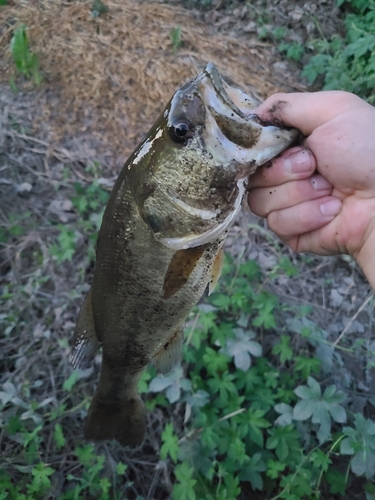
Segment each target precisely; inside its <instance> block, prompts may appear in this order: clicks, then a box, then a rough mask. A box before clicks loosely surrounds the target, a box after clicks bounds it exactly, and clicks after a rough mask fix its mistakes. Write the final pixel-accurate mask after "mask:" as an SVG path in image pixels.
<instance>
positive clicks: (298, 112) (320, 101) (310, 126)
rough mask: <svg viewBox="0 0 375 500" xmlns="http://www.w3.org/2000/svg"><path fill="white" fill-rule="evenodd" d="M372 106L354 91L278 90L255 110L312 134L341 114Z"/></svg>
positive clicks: (267, 117)
mask: <svg viewBox="0 0 375 500" xmlns="http://www.w3.org/2000/svg"><path fill="white" fill-rule="evenodd" d="M360 106H369V104H367V103H366V102H365V101H363V100H362V99H360V98H359V97H357V96H356V95H354V94H351V93H349V92H342V91H334V90H332V91H325V92H315V93H310V92H305V93H291V94H286V93H278V94H274V95H272V96H271V97H269V98H268V99H266V100H265V101H264V102H263V103H262V104H261V105H260V106H258V107H257V108H255V109H254V110H253V113H254V114H256V115H258V116H259V117H260V118H261V119H262V120H264V121H271V122H275V121H280V122H282V123H283V124H284V125H287V126H289V127H295V128H298V129H299V130H300V131H301V132H302V134H303V135H305V136H309V135H310V134H311V133H312V131H313V130H314V129H316V128H317V127H319V126H320V125H322V124H323V123H326V122H327V121H329V120H331V119H332V118H334V117H336V116H337V115H338V114H341V113H345V112H346V111H349V110H352V109H355V108H358V107H360Z"/></svg>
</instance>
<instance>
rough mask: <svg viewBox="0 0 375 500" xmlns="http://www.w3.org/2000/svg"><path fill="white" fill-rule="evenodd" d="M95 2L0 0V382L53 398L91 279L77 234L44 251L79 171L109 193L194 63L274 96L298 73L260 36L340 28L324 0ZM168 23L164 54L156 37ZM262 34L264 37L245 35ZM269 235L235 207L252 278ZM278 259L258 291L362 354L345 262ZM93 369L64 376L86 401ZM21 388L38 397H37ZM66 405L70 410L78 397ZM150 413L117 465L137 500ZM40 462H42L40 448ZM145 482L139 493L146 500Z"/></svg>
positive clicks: (359, 376) (360, 363) (155, 422)
mask: <svg viewBox="0 0 375 500" xmlns="http://www.w3.org/2000/svg"><path fill="white" fill-rule="evenodd" d="M105 3H106V5H107V6H108V7H109V11H108V13H106V14H105V15H103V16H99V17H96V18H93V17H92V15H91V11H90V8H91V4H92V2H91V0H77V1H74V2H70V1H65V2H58V1H53V0H34V1H33V2H27V1H22V0H12V1H11V2H10V5H8V6H6V7H0V228H2V229H3V230H6V231H9V230H11V229H12V228H13V227H15V223H16V222H17V225H18V226H20V227H21V228H22V231H23V232H22V234H21V235H14V237H13V238H12V239H9V240H8V241H7V242H3V243H1V247H0V251H1V254H0V287H1V288H2V289H3V290H5V289H6V290H7V295H6V297H7V298H6V299H3V303H1V304H0V307H1V314H0V317H1V315H8V317H9V315H10V312H11V311H12V310H14V309H16V310H18V311H22V315H21V316H22V321H21V322H19V321H17V319H15V326H14V328H15V330H14V331H15V332H17V334H18V335H17V342H15V343H9V341H8V337H7V336H9V332H10V331H12V329H11V330H8V331H7V332H5V331H4V332H1V328H2V325H3V324H4V323H2V322H1V321H0V366H1V371H0V377H1V378H0V382H1V383H4V382H7V381H9V380H10V381H12V383H14V385H15V386H17V384H18V385H19V384H22V381H23V380H24V379H25V377H26V378H27V379H28V380H30V381H31V382H34V381H36V380H44V381H45V387H43V391H44V392H45V395H46V397H47V395H48V394H52V395H53V396H54V397H56V398H57V399H58V398H59V397H60V396H61V393H60V392H59V391H60V389H59V387H60V386H61V381H62V380H66V378H68V377H69V375H70V374H71V367H70V364H69V359H68V357H69V342H70V340H71V337H72V333H73V328H74V323H75V319H76V316H77V312H78V309H79V307H80V305H81V302H82V297H83V295H84V293H85V292H86V291H87V289H88V283H89V281H90V279H91V273H92V261H90V259H89V258H88V256H87V254H85V252H86V250H87V235H85V234H77V235H76V236H77V237H76V239H75V241H76V251H75V254H74V257H73V259H72V260H71V261H65V262H63V263H57V262H56V260H54V259H52V258H51V256H50V254H49V250H48V249H49V247H50V245H52V244H54V243H56V238H57V234H58V226H59V225H63V224H67V223H71V222H74V221H77V220H78V218H79V214H77V212H75V210H74V208H73V206H72V204H71V202H70V199H71V197H72V195H73V194H74V189H75V188H74V186H75V184H76V183H79V184H81V185H82V186H86V185H88V184H90V183H91V182H92V181H93V180H94V178H95V179H97V181H98V183H99V185H100V186H102V187H103V189H106V190H107V191H109V190H110V188H111V186H112V185H113V182H114V180H115V178H116V176H117V174H118V172H119V170H120V168H121V167H122V165H123V163H124V161H125V160H126V158H127V156H128V155H129V153H130V152H131V151H132V150H133V148H134V147H135V146H136V144H137V143H138V142H139V140H140V139H141V137H142V136H143V134H144V133H145V132H146V131H147V130H148V128H149V127H150V126H151V125H152V123H153V121H154V120H155V119H156V118H157V116H158V113H159V112H160V110H161V109H162V108H163V106H164V104H165V103H166V102H167V100H168V99H169V97H170V96H171V95H172V93H173V92H174V90H175V89H176V88H178V87H179V86H180V85H181V84H182V83H183V82H185V81H186V80H187V79H188V78H190V77H191V76H193V75H195V74H196V72H197V71H199V70H201V69H202V67H203V66H204V65H205V64H206V63H207V62H208V61H213V62H214V63H215V64H216V65H217V66H218V68H219V70H220V71H221V72H222V73H223V74H224V75H225V76H226V77H227V78H228V79H229V80H233V81H235V82H236V83H238V84H240V85H241V86H243V87H244V88H245V89H247V90H250V91H253V92H256V93H257V94H258V95H260V96H261V97H265V96H267V95H269V94H271V93H273V92H275V91H278V90H286V91H303V90H306V89H307V86H306V83H305V82H303V81H301V80H300V79H299V69H298V66H297V65H293V64H292V63H290V62H289V61H287V60H284V59H282V57H281V55H280V53H279V52H278V50H277V47H276V43H275V40H274V39H272V33H273V32H274V31H275V28H276V27H277V26H285V27H286V28H287V35H286V37H287V38H286V40H290V41H296V42H298V43H301V44H304V43H306V40H307V39H308V37H309V35H311V33H314V32H316V33H318V32H321V33H323V35H324V33H329V32H332V31H333V30H335V31H337V32H340V30H341V29H342V26H341V22H340V20H339V18H338V17H336V16H335V15H334V12H332V4H331V2H329V1H325V0H319V1H317V2H304V1H297V0H295V1H293V2H290V1H286V0H281V1H279V2H272V1H269V2H266V3H265V2H261V1H256V2H252V3H251V4H250V3H244V2H241V1H238V2H232V3H231V6H230V7H231V8H230V9H229V8H228V5H227V4H228V3H227V2H225V1H222V0H215V2H213V3H211V4H210V5H209V6H208V8H206V9H197V7H199V6H200V7H201V6H202V5H197V4H198V2H193V1H190V0H186V2H185V3H184V5H185V7H189V9H184V8H183V7H181V6H180V2H177V1H176V2H169V3H163V2H148V1H147V2H146V1H144V2H136V1H135V0H121V1H120V0H118V1H117V0H116V1H114V0H110V1H109V0H108V1H106V2H105ZM171 3H172V4H173V5H171ZM233 4H234V5H233ZM18 23H24V24H25V25H26V26H27V27H28V36H29V40H30V46H31V49H32V50H34V51H35V52H36V53H37V54H38V56H39V59H40V69H41V73H42V75H43V81H42V84H41V85H40V86H39V87H35V85H34V84H32V83H30V82H28V81H25V80H24V79H23V78H22V76H17V77H16V80H15V81H16V85H17V88H18V92H16V93H15V92H13V91H12V90H11V89H10V86H9V79H10V78H11V77H12V76H16V75H15V70H14V67H13V64H12V61H11V57H10V52H9V43H10V39H11V36H12V32H13V30H14V26H15V25H17V24H18ZM177 27H181V46H180V47H178V48H176V47H174V44H173V41H172V36H171V32H172V30H175V29H176V28H177ZM264 27H266V30H268V32H269V33H271V35H269V36H268V37H267V38H266V39H262V40H260V39H259V36H258V35H259V33H260V30H261V29H262V28H264ZM98 164H100V166H101V167H98ZM88 166H89V167H90V168H87V167H88ZM94 171H95V173H94ZM270 241H272V242H273V243H272V244H270V243H269V242H270ZM275 241H276V239H275V237H273V236H272V234H271V233H270V232H269V231H268V229H267V227H266V225H265V223H264V222H263V221H260V220H258V219H257V218H256V217H255V216H253V215H251V214H250V213H249V212H248V210H246V208H244V211H243V213H242V215H241V217H240V220H239V221H238V223H237V224H236V225H235V226H234V227H233V229H232V232H231V235H230V237H229V238H228V242H227V249H228V251H230V252H232V253H233V254H235V255H238V254H239V253H242V254H243V256H244V258H252V259H255V260H256V261H257V262H258V263H259V264H260V266H261V267H262V269H263V271H264V273H267V272H268V271H269V270H270V269H271V268H272V267H273V266H274V265H275V261H276V255H275V245H277V243H275ZM280 252H284V253H285V255H288V256H289V257H290V258H291V259H292V260H293V262H294V263H295V264H296V265H298V267H299V272H298V275H297V276H295V277H291V278H289V279H287V280H286V279H285V278H280V279H278V280H276V281H273V282H272V283H269V284H268V286H269V288H270V290H271V291H273V292H275V293H276V294H277V295H278V296H280V297H283V300H286V301H289V302H290V303H291V304H301V305H310V306H312V308H313V312H312V315H311V319H313V320H314V321H315V322H316V323H317V324H318V325H319V326H320V327H321V328H323V329H324V331H325V332H326V333H327V341H330V342H334V341H335V339H337V338H338V337H339V336H340V338H342V340H341V342H342V345H344V346H345V345H347V344H352V343H353V342H354V341H355V340H358V339H364V340H363V341H364V342H365V341H366V346H367V349H368V351H374V350H375V342H374V341H372V342H371V334H372V335H373V332H374V319H373V309H372V306H371V300H370V299H371V290H370V287H369V286H368V284H367V283H366V281H365V280H364V278H363V276H362V273H361V272H360V270H359V269H358V268H357V266H356V265H355V263H354V262H353V261H352V260H351V259H350V258H347V257H337V258H316V257H311V258H308V259H303V258H301V257H297V256H294V255H292V254H291V252H289V250H288V249H285V248H283V249H281V250H280ZM36 283H37V285H36ZM36 289H37V290H38V292H37V293H34V292H33V291H35V290H36ZM32 292H33V293H32ZM4 296H5V295H3V297H4ZM7 328H8V329H9V328H10V327H9V325H7ZM28 353H31V354H28ZM40 360H43V363H42V364H41V363H40ZM344 360H345V366H341V367H336V369H335V370H336V371H335V372H334V373H333V379H334V382H335V383H336V384H337V385H338V387H341V386H343V385H345V384H347V383H348V380H351V379H352V378H353V376H354V377H355V380H356V382H355V384H354V386H355V391H354V392H355V396H353V398H352V403H351V408H352V410H353V411H361V410H362V409H363V406H364V398H363V397H362V396H361V395H362V394H367V393H368V392H370V391H372V392H374V391H375V377H374V373H373V370H374V369H373V368H372V369H368V368H366V366H367V365H366V359H361V360H359V359H358V358H356V357H353V356H351V355H350V354H347V355H345V356H344ZM93 372H94V370H93V369H91V371H89V372H87V373H85V374H84V375H83V376H82V377H83V378H82V380H81V381H80V383H81V384H82V391H83V392H84V393H85V394H90V393H92V390H93V386H94V383H95V380H96V377H97V372H98V366H95V373H93ZM35 390H38V391H39V393H38V394H39V395H40V391H41V390H42V389H40V388H38V389H35ZM40 397H42V396H40ZM74 404H76V405H78V406H79V404H80V400H79V397H78V396H77V398H76V400H75V401H73V402H72V405H73V406H74ZM82 415H83V413H82V409H80V410H78V411H77V412H76V413H75V414H74V416H73V415H72V416H71V417H70V421H69V424H70V427H69V426H68V427H69V428H70V430H69V433H70V435H69V439H71V440H72V441H74V440H76V439H79V438H80V437H81V434H82V418H83V416H82ZM150 419H152V420H151V424H152V425H150V426H149V428H150V431H149V432H150V436H149V443H152V444H151V445H149V446H148V448H147V449H143V450H142V453H140V452H134V453H133V452H132V453H131V454H130V455H129V457H128V458H129V459H130V461H131V460H133V462H131V463H132V464H133V475H134V482H135V483H136V484H137V483H139V484H142V481H143V482H144V491H143V492H139V494H144V496H145V498H146V497H147V498H162V497H163V496H162V492H159V493H158V490H157V487H156V486H153V484H154V482H153V478H154V477H156V476H155V474H156V473H154V468H155V466H156V462H155V450H157V449H158V448H159V446H160V445H159V444H157V442H158V436H159V435H160V429H161V428H162V420H163V415H162V414H161V412H158V411H155V413H154V414H153V416H152V417H150ZM11 447H12V443H10V442H8V441H4V442H3V443H2V450H3V452H6V451H7V450H8V451H9V450H11ZM153 447H154V448H153ZM4 450H5V451H4ZM111 453H112V455H111V456H113V457H114V458H113V459H114V460H116V459H117V458H118V456H120V455H121V453H122V452H121V450H119V449H118V448H115V449H114V451H113V450H112V451H111V452H110V454H111ZM47 459H49V460H50V462H51V463H52V462H53V460H54V459H55V460H58V458H56V457H55V458H54V457H53V456H50V457H48V453H47V458H46V460H47ZM142 463H143V465H142ZM145 463H148V464H149V466H147V465H145ZM142 467H143V469H142ZM147 467H148V468H147ZM158 467H159V469H158V472H157V474H158V475H159V478H160V484H162V485H164V486H163V487H162V489H163V488H164V490H163V491H168V490H169V489H170V483H169V481H170V480H169V478H168V474H167V471H165V470H162V469H160V467H161V466H158ZM150 471H151V472H150ZM142 473H144V478H143V479H142V478H141V474H142ZM151 487H152V488H155V489H154V490H153V492H152V493H151V496H150V488H151ZM58 488H59V486H58V485H57V486H56V491H58ZM147 488H149V489H148V490H147ZM158 488H159V487H158ZM146 490H147V491H146ZM145 491H146V493H145ZM147 495H149V496H147ZM153 495H154V496H153ZM158 495H159V496H158Z"/></svg>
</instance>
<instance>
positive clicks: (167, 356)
mask: <svg viewBox="0 0 375 500" xmlns="http://www.w3.org/2000/svg"><path fill="white" fill-rule="evenodd" d="M182 340H183V332H182V328H179V329H178V330H176V331H175V332H174V333H173V335H172V336H171V338H170V339H169V340H168V341H167V342H166V343H165V344H164V345H163V347H162V348H161V349H160V350H159V351H158V352H157V353H156V354H155V356H154V357H153V358H152V364H153V365H154V366H155V369H156V371H157V372H158V373H168V372H169V371H170V370H171V369H172V368H173V367H174V366H175V365H177V363H179V362H180V361H181V358H182Z"/></svg>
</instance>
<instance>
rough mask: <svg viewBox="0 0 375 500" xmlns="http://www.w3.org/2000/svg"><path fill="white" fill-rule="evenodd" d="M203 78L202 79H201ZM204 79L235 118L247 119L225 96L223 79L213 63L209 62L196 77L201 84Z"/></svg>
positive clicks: (227, 96) (226, 95)
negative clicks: (209, 83) (207, 80)
mask: <svg viewBox="0 0 375 500" xmlns="http://www.w3.org/2000/svg"><path fill="white" fill-rule="evenodd" d="M202 77H203V78H202ZM204 77H206V78H208V79H209V81H210V82H211V84H212V86H213V88H214V90H215V91H216V94H217V96H218V97H219V98H220V99H221V100H222V102H223V103H224V104H225V105H226V106H228V108H229V109H230V110H231V111H233V112H234V113H235V114H236V115H237V116H239V117H241V118H244V119H248V116H247V115H245V113H243V112H242V111H241V110H240V109H239V108H238V107H237V106H236V105H235V103H234V102H233V100H232V99H231V98H230V97H229V95H228V94H227V91H226V90H225V87H224V85H223V79H222V77H221V75H220V73H219V71H218V69H217V68H216V66H215V64H214V63H213V62H209V63H208V64H207V66H206V67H205V68H204V70H203V72H202V74H201V75H199V76H198V79H199V80H200V81H201V84H203V85H204V84H205V83H204Z"/></svg>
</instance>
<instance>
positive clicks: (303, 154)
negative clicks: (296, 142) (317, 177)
mask: <svg viewBox="0 0 375 500" xmlns="http://www.w3.org/2000/svg"><path fill="white" fill-rule="evenodd" d="M284 168H285V169H286V170H287V171H288V172H290V173H291V174H302V173H303V172H309V171H310V170H311V154H310V153H309V151H298V152H297V153H294V154H292V155H290V156H288V158H285V160H284Z"/></svg>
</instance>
